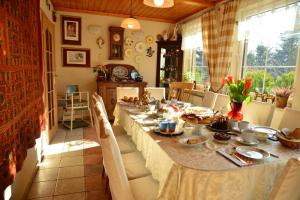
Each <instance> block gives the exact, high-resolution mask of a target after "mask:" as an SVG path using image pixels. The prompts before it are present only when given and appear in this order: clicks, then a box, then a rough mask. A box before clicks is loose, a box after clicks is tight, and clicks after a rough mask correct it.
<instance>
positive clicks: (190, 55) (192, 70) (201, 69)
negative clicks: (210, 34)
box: [183, 47, 209, 84]
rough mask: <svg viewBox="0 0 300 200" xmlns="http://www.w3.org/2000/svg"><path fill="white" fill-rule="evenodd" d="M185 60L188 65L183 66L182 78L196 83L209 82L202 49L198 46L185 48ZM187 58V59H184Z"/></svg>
mask: <svg viewBox="0 0 300 200" xmlns="http://www.w3.org/2000/svg"><path fill="white" fill-rule="evenodd" d="M184 53H185V54H186V55H185V62H188V66H185V67H186V69H185V70H184V74H183V80H184V81H188V82H192V81H196V82H197V83H203V84H207V83H208V82H209V73H208V67H207V64H206V63H205V59H204V53H203V49H202V48H200V47H198V48H195V49H188V50H185V51H184ZM186 59H188V61H187V60H186Z"/></svg>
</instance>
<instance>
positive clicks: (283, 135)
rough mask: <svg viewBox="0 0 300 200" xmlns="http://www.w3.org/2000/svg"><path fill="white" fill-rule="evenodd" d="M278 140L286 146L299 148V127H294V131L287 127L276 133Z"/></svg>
mask: <svg viewBox="0 0 300 200" xmlns="http://www.w3.org/2000/svg"><path fill="white" fill-rule="evenodd" d="M277 138H278V140H279V142H280V143H281V144H282V145H283V146H285V147H288V148H291V149H299V148H300V128H296V129H295V130H294V131H290V130H289V129H287V128H284V129H282V130H281V132H278V133H277Z"/></svg>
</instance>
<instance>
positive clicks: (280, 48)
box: [239, 3, 300, 93]
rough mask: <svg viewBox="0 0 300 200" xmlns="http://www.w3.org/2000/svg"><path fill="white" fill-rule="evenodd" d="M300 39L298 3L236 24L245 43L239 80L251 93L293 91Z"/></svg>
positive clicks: (299, 4)
mask: <svg viewBox="0 0 300 200" xmlns="http://www.w3.org/2000/svg"><path fill="white" fill-rule="evenodd" d="M299 36H300V3H297V4H293V5H289V6H287V7H283V8H279V9H276V10H273V11H269V12H265V13H262V14H259V15H255V16H252V17H250V18H248V19H247V20H246V21H244V22H242V23H240V24H239V37H240V38H242V39H243V40H244V56H243V65H242V70H241V72H242V77H252V79H253V83H252V89H254V90H256V91H258V92H268V93H272V89H273V88H274V87H292V86H293V82H294V77H295V69H296V62H297V55H298V46H299Z"/></svg>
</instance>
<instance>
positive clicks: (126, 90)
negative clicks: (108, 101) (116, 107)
mask: <svg viewBox="0 0 300 200" xmlns="http://www.w3.org/2000/svg"><path fill="white" fill-rule="evenodd" d="M124 96H127V97H139V88H138V87H117V101H118V102H120V101H121V99H123V98H124Z"/></svg>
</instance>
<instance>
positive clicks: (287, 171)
mask: <svg viewBox="0 0 300 200" xmlns="http://www.w3.org/2000/svg"><path fill="white" fill-rule="evenodd" d="M299 185H300V160H299V159H296V158H291V159H290V160H289V161H288V163H287V165H286V166H285V168H284V169H283V172H282V173H281V175H280V176H279V178H278V179H277V181H276V183H275V185H274V187H273V189H272V192H271V195H270V198H269V200H299V199H300V190H299Z"/></svg>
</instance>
